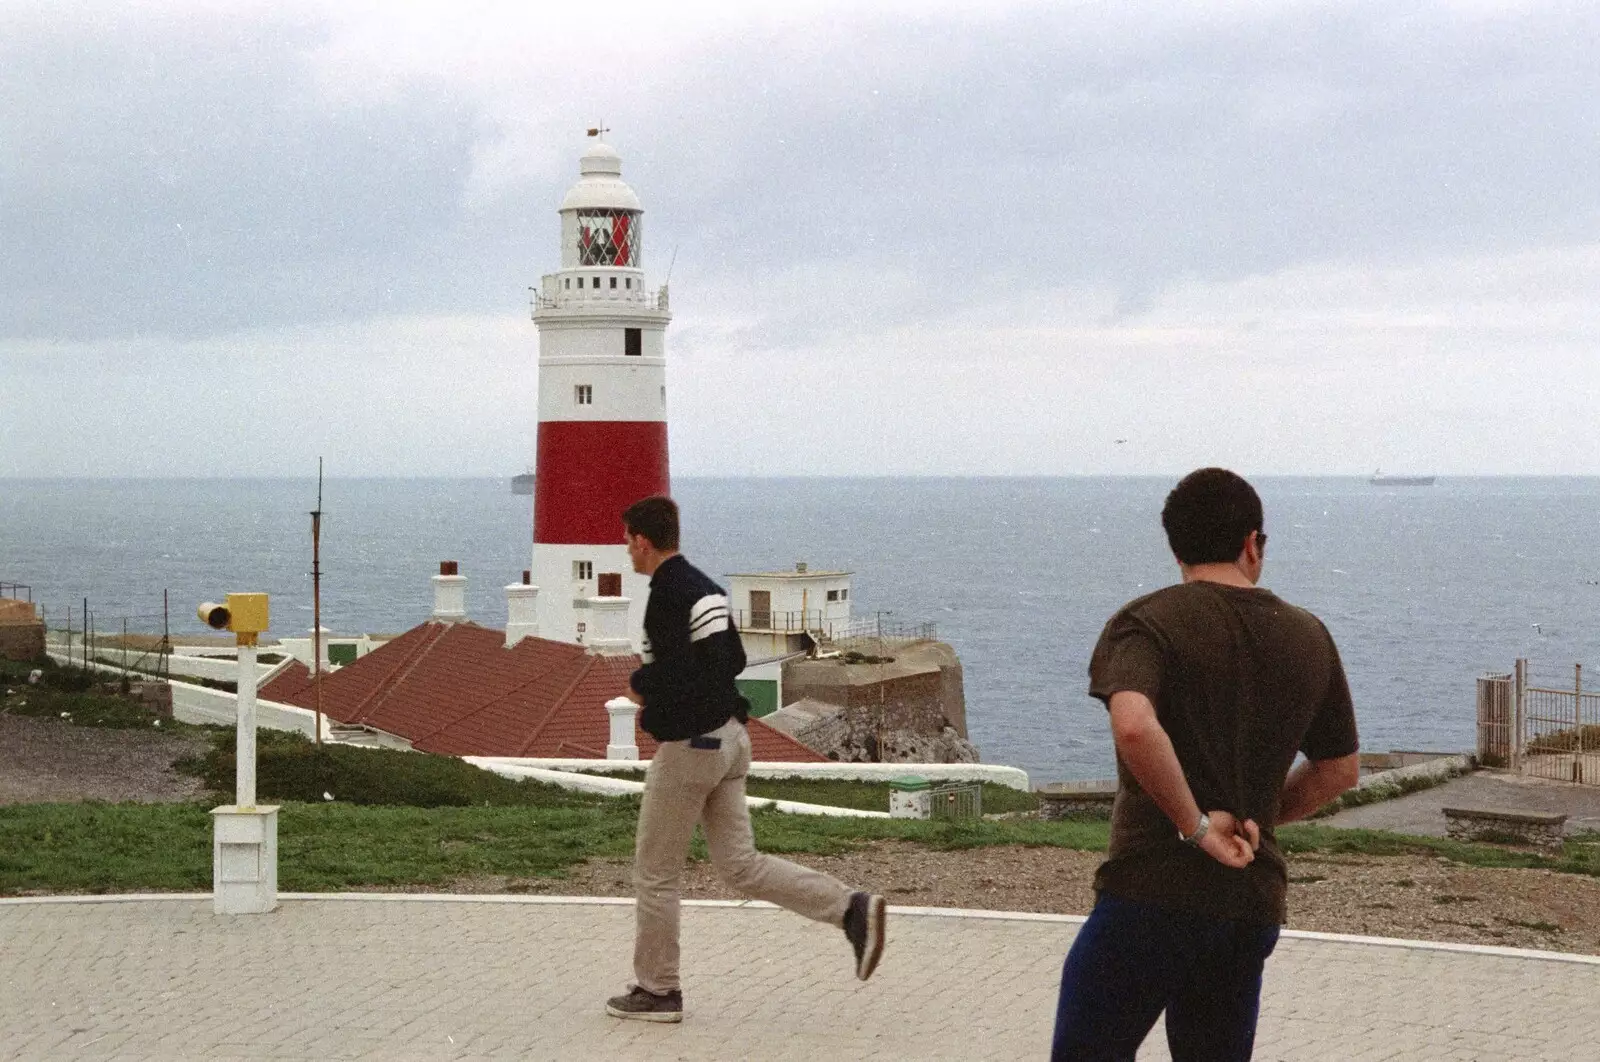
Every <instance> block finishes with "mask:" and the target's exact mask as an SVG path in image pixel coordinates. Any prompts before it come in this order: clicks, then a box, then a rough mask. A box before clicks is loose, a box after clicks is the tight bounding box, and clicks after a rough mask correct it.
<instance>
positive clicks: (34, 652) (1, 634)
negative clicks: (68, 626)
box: [0, 623, 44, 660]
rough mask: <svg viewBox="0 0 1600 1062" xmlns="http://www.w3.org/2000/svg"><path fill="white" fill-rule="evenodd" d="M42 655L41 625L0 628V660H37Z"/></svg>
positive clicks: (30, 624)
mask: <svg viewBox="0 0 1600 1062" xmlns="http://www.w3.org/2000/svg"><path fill="white" fill-rule="evenodd" d="M43 655H44V624H43V623H14V624H7V625H6V626H0V658H4V659H6V660H37V659H38V658H39V657H41V656H43Z"/></svg>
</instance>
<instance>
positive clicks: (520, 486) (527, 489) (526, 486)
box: [511, 468, 533, 494]
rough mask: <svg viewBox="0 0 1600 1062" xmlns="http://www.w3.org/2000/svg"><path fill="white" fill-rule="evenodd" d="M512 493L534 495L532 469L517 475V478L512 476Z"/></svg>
mask: <svg viewBox="0 0 1600 1062" xmlns="http://www.w3.org/2000/svg"><path fill="white" fill-rule="evenodd" d="M511 493H512V494H532V493H533V469H531V468H530V469H528V471H526V472H523V473H522V474H520V475H516V476H512V477H511Z"/></svg>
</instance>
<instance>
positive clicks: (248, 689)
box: [233, 645, 256, 808]
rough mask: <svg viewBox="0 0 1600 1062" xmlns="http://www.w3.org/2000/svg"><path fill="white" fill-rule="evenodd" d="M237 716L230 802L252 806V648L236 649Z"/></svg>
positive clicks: (253, 647) (253, 745)
mask: <svg viewBox="0 0 1600 1062" xmlns="http://www.w3.org/2000/svg"><path fill="white" fill-rule="evenodd" d="M238 685H239V695H238V700H239V715H238V719H237V720H235V726H234V739H233V752H234V755H233V759H234V769H233V790H234V793H233V802H234V804H236V805H237V806H239V807H241V808H253V807H255V806H256V647H255V646H253V645H241V646H239V683H238Z"/></svg>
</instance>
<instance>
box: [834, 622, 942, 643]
mask: <svg viewBox="0 0 1600 1062" xmlns="http://www.w3.org/2000/svg"><path fill="white" fill-rule="evenodd" d="M938 637H939V628H938V626H937V625H935V624H932V623H893V622H886V621H885V620H884V619H883V617H881V616H878V617H874V618H872V619H859V620H852V621H851V622H849V623H840V624H835V625H834V629H833V631H832V632H831V634H830V638H831V640H832V641H833V644H834V645H836V646H844V645H847V644H849V643H852V642H878V643H879V644H882V643H886V642H931V641H934V640H935V639H937V638H938Z"/></svg>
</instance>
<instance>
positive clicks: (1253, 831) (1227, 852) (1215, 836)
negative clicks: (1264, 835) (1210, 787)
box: [1200, 811, 1261, 868]
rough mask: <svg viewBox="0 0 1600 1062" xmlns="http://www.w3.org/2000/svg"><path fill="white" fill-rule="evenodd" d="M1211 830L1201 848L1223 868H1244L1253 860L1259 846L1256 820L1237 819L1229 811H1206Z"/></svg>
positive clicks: (1202, 839) (1259, 828)
mask: <svg viewBox="0 0 1600 1062" xmlns="http://www.w3.org/2000/svg"><path fill="white" fill-rule="evenodd" d="M1206 817H1207V818H1208V819H1210V820H1211V828H1210V829H1209V830H1207V831H1206V835H1205V836H1204V837H1202V838H1201V839H1200V848H1201V850H1203V851H1204V852H1205V853H1206V855H1208V856H1210V857H1211V858H1212V859H1215V860H1216V861H1217V862H1219V863H1221V864H1222V865H1223V866H1225V867H1234V868H1243V867H1247V866H1249V865H1250V864H1251V863H1252V862H1254V861H1255V858H1256V849H1258V848H1260V847H1261V827H1259V826H1257V825H1256V820H1255V819H1242V820H1241V819H1238V818H1235V817H1234V816H1233V814H1232V813H1231V812H1227V811H1208V812H1206Z"/></svg>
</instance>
